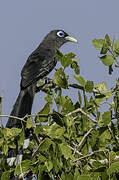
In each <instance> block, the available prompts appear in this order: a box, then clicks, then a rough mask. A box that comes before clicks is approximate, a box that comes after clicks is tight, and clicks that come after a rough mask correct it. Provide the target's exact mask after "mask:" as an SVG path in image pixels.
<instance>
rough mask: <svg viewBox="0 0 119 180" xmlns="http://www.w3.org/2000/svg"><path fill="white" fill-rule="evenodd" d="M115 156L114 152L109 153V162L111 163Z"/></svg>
mask: <svg viewBox="0 0 119 180" xmlns="http://www.w3.org/2000/svg"><path fill="white" fill-rule="evenodd" d="M115 156H116V153H115V152H114V151H110V152H109V159H110V161H113V160H114V158H115Z"/></svg>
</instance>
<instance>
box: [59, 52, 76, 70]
mask: <svg viewBox="0 0 119 180" xmlns="http://www.w3.org/2000/svg"><path fill="white" fill-rule="evenodd" d="M75 56H76V55H75V54H73V53H72V52H71V53H69V54H65V55H64V56H63V57H62V59H61V65H62V66H63V67H64V68H66V67H68V66H69V65H70V64H72V59H73V58H75Z"/></svg>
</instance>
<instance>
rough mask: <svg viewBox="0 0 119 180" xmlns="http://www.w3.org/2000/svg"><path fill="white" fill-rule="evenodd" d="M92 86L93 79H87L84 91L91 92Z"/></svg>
mask: <svg viewBox="0 0 119 180" xmlns="http://www.w3.org/2000/svg"><path fill="white" fill-rule="evenodd" d="M93 88H94V83H93V81H87V82H86V84H85V89H86V92H89V93H91V92H93Z"/></svg>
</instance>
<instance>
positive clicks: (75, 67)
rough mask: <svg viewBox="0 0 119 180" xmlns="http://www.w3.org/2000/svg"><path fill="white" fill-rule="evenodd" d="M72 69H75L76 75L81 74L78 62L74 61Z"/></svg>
mask: <svg viewBox="0 0 119 180" xmlns="http://www.w3.org/2000/svg"><path fill="white" fill-rule="evenodd" d="M71 68H72V69H74V72H75V74H77V75H78V74H80V67H79V66H78V63H77V61H72V63H71Z"/></svg>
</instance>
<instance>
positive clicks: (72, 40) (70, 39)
mask: <svg viewBox="0 0 119 180" xmlns="http://www.w3.org/2000/svg"><path fill="white" fill-rule="evenodd" d="M65 39H66V40H67V41H71V42H75V43H77V42H78V41H77V39H75V38H74V37H72V36H66V37H65Z"/></svg>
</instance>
